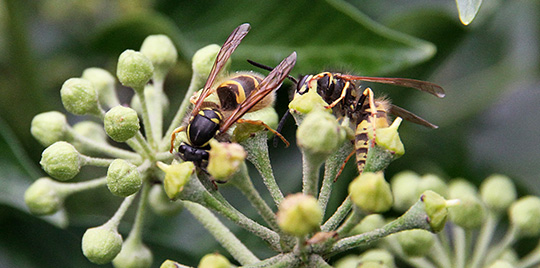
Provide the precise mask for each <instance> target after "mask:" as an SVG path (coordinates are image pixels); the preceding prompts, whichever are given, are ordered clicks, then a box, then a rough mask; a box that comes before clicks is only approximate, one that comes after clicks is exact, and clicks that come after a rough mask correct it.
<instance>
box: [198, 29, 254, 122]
mask: <svg viewBox="0 0 540 268" xmlns="http://www.w3.org/2000/svg"><path fill="white" fill-rule="evenodd" d="M250 29H251V26H250V25H249V23H244V24H242V25H240V26H238V27H236V29H234V31H233V32H232V33H231V34H230V35H229V37H228V38H227V40H226V41H225V43H223V46H222V47H221V49H220V50H219V53H218V54H217V56H216V61H215V62H214V65H213V66H212V70H211V71H210V74H209V75H208V79H206V83H205V84H204V87H203V89H202V92H201V94H200V95H199V97H198V98H197V101H196V102H195V106H194V107H193V110H192V112H191V113H192V115H195V114H197V113H198V112H199V109H200V108H201V105H202V104H203V102H204V99H206V97H208V95H210V94H211V93H212V90H211V88H212V84H214V81H215V80H216V77H217V75H218V74H219V72H220V71H221V69H223V66H225V63H227V60H229V58H230V57H231V55H232V53H233V52H234V51H235V50H236V48H237V47H238V45H240V42H242V39H244V37H245V36H246V35H247V33H248V32H249V30H250Z"/></svg>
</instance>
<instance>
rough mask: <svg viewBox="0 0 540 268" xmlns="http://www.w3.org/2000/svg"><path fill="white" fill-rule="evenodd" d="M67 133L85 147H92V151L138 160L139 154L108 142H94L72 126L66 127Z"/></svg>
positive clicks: (139, 158)
mask: <svg viewBox="0 0 540 268" xmlns="http://www.w3.org/2000/svg"><path fill="white" fill-rule="evenodd" d="M68 133H69V135H70V137H71V138H72V139H73V141H75V142H78V143H80V144H82V145H83V146H85V147H88V148H89V149H92V150H93V151H97V152H100V153H103V154H106V155H108V156H112V157H117V158H124V159H132V160H133V161H136V162H140V161H141V156H140V155H138V154H136V153H134V152H130V151H127V150H124V149H120V148H117V147H114V146H111V145H110V144H108V143H105V142H96V141H95V140H92V139H89V138H87V137H85V136H83V135H81V134H79V133H77V132H75V131H74V130H73V128H71V127H69V128H68Z"/></svg>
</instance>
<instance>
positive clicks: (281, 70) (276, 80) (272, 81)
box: [219, 52, 296, 133]
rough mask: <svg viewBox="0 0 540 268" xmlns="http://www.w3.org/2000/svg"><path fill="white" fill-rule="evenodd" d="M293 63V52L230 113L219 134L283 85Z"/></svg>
mask: <svg viewBox="0 0 540 268" xmlns="http://www.w3.org/2000/svg"><path fill="white" fill-rule="evenodd" d="M295 63H296V52H293V53H291V55H289V56H288V57H287V58H285V59H284V60H283V61H281V63H280V64H279V65H278V66H276V68H274V69H273V70H272V71H271V72H270V73H269V74H268V76H266V77H265V78H264V79H263V80H262V81H261V83H260V84H259V87H258V88H257V90H254V91H253V93H251V95H249V96H248V97H247V98H246V100H245V101H243V102H242V103H241V104H240V105H239V106H238V108H236V110H234V111H233V112H232V114H231V115H230V116H229V117H228V118H227V119H226V120H225V122H223V124H222V125H221V128H220V129H219V131H220V132H221V133H224V132H225V131H227V130H228V129H229V127H231V126H232V124H234V123H235V122H236V121H237V120H238V119H240V118H241V117H242V116H244V114H246V113H247V112H248V111H249V110H250V109H251V108H252V107H253V106H255V105H256V104H257V103H258V102H259V101H261V100H262V99H263V98H264V97H266V96H267V95H268V94H270V93H271V92H272V91H274V90H275V89H277V88H278V87H279V86H280V85H281V83H283V80H285V78H287V75H289V72H290V71H291V70H292V68H293V67H294V64H295Z"/></svg>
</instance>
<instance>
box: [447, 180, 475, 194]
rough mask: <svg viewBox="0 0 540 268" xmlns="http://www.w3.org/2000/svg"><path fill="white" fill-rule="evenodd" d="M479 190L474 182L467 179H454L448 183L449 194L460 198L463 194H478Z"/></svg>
mask: <svg viewBox="0 0 540 268" xmlns="http://www.w3.org/2000/svg"><path fill="white" fill-rule="evenodd" d="M477 194H478V191H477V190H476V187H475V186H474V184H472V183H470V182H469V181H467V180H465V179H461V178H459V179H452V180H451V181H450V184H449V185H448V196H449V197H450V198H454V199H456V198H457V199H459V198H460V197H463V196H476V195H477Z"/></svg>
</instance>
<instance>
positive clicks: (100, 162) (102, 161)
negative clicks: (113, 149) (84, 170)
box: [79, 154, 114, 167]
mask: <svg viewBox="0 0 540 268" xmlns="http://www.w3.org/2000/svg"><path fill="white" fill-rule="evenodd" d="M79 158H80V159H81V163H82V165H85V166H86V165H88V166H96V167H108V166H109V165H110V164H111V163H112V162H113V161H114V159H109V158H97V157H90V156H86V155H82V154H80V155H79Z"/></svg>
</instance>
